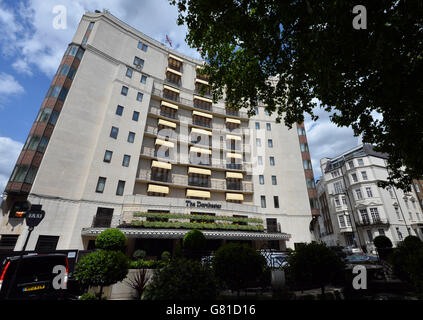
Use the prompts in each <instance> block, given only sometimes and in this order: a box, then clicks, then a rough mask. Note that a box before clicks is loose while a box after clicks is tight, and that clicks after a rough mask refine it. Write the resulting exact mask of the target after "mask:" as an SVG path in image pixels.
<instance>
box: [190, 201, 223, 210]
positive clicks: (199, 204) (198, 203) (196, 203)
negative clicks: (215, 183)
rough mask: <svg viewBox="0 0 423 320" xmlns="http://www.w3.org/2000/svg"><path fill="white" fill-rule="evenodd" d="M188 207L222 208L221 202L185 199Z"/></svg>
mask: <svg viewBox="0 0 423 320" xmlns="http://www.w3.org/2000/svg"><path fill="white" fill-rule="evenodd" d="M185 203H186V205H187V207H189V208H211V209H221V208H222V205H221V204H216V203H210V202H202V201H191V200H186V201H185Z"/></svg>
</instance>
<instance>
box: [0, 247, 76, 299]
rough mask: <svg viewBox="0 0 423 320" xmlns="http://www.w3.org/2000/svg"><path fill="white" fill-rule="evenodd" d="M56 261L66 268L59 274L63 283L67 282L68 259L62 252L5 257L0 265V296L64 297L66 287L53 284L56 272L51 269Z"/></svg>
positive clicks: (3, 297)
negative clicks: (57, 286)
mask: <svg viewBox="0 0 423 320" xmlns="http://www.w3.org/2000/svg"><path fill="white" fill-rule="evenodd" d="M59 265H60V266H63V267H64V268H65V270H66V272H65V273H64V274H61V275H60V276H61V279H63V283H65V284H67V278H68V272H69V262H68V258H67V255H66V254H57V253H56V254H39V255H38V254H34V255H24V256H13V257H7V258H5V259H4V260H3V263H2V265H1V269H0V270H1V271H0V299H13V300H33V299H41V300H45V299H48V300H58V299H64V298H65V297H66V293H67V290H66V289H55V288H54V287H53V279H54V278H55V277H56V276H58V273H53V269H54V268H55V267H56V266H59ZM63 267H62V270H63ZM60 283H62V282H61V281H60Z"/></svg>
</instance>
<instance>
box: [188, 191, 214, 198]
mask: <svg viewBox="0 0 423 320" xmlns="http://www.w3.org/2000/svg"><path fill="white" fill-rule="evenodd" d="M186 196H187V197H194V198H206V199H210V192H209V191H201V190H193V189H187V194H186Z"/></svg>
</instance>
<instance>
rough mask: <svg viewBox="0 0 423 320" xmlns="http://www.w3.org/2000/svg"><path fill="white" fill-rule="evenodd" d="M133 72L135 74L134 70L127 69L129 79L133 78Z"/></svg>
mask: <svg viewBox="0 0 423 320" xmlns="http://www.w3.org/2000/svg"><path fill="white" fill-rule="evenodd" d="M132 72H133V70H132V69H131V68H127V69H126V76H127V77H128V78H132Z"/></svg>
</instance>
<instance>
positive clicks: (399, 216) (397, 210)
mask: <svg viewBox="0 0 423 320" xmlns="http://www.w3.org/2000/svg"><path fill="white" fill-rule="evenodd" d="M394 209H395V213H396V214H397V219H398V220H401V215H400V212H399V209H398V206H394Z"/></svg>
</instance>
